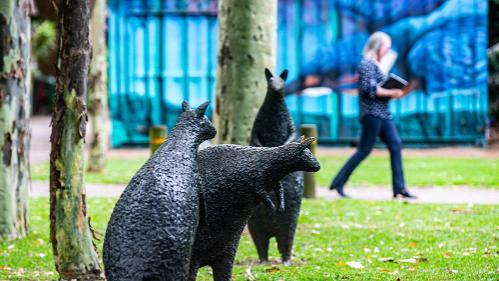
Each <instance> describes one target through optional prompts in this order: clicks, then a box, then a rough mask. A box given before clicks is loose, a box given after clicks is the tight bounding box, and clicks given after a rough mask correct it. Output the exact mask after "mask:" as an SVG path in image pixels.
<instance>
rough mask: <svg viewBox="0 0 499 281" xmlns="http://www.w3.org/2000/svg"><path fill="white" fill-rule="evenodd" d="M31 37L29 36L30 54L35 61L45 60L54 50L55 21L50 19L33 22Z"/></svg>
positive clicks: (55, 37)
mask: <svg viewBox="0 0 499 281" xmlns="http://www.w3.org/2000/svg"><path fill="white" fill-rule="evenodd" d="M33 29H34V33H33V37H32V38H31V45H32V55H33V57H34V59H35V60H37V61H47V60H48V59H49V56H50V54H51V53H52V52H53V51H54V49H55V45H56V39H57V30H56V27H55V23H54V22H53V21H50V20H44V21H41V22H33Z"/></svg>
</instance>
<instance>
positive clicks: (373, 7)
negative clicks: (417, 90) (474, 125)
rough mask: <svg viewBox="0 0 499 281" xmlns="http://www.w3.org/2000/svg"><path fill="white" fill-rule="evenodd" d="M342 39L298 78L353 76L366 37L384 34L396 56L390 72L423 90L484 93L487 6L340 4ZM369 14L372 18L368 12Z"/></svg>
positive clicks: (454, 1) (458, 2) (456, 0)
mask: <svg viewBox="0 0 499 281" xmlns="http://www.w3.org/2000/svg"><path fill="white" fill-rule="evenodd" d="M338 7H339V11H340V14H341V24H340V25H341V26H342V32H343V35H342V36H341V39H340V40H338V41H335V42H334V43H333V44H331V45H329V46H325V47H323V48H322V49H320V50H319V51H317V52H316V53H315V54H314V55H313V56H312V57H311V59H310V60H309V61H307V62H305V64H304V68H303V72H302V75H310V74H319V75H323V74H331V73H333V78H334V80H335V81H336V82H338V83H340V84H341V79H342V78H344V77H345V76H348V75H352V74H354V71H355V69H356V66H357V64H358V62H359V60H360V56H361V51H362V48H363V45H364V43H365V41H366V40H367V37H368V36H369V34H370V33H371V32H373V31H376V30H382V31H385V32H386V33H388V34H389V35H390V36H391V37H392V38H393V49H394V50H395V51H396V52H397V53H398V60H397V63H396V67H395V69H394V70H393V71H394V72H398V73H399V74H401V75H403V76H404V77H407V78H409V79H410V78H414V77H420V78H423V79H424V82H425V84H424V85H425V87H424V90H425V91H427V92H440V91H446V90H451V89H468V88H475V87H483V85H484V84H485V83H486V79H487V62H486V61H487V57H486V52H485V48H486V44H487V21H486V13H487V3H486V2H485V1H462V0H449V1H445V2H444V1H383V2H381V1H372V2H371V1H346V0H345V1H338ZM370 11H372V12H370Z"/></svg>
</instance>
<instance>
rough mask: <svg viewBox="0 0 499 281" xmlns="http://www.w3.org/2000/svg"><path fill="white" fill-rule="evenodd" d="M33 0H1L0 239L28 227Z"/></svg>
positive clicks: (18, 233) (16, 234) (20, 235)
mask: <svg viewBox="0 0 499 281" xmlns="http://www.w3.org/2000/svg"><path fill="white" fill-rule="evenodd" d="M33 9H34V3H33V2H32V0H24V1H22V0H21V1H18V0H2V1H1V2H0V238H3V239H16V238H20V237H23V236H24V235H25V234H26V231H27V224H28V222H27V214H28V204H27V199H28V198H27V197H28V189H29V185H30V175H29V144H30V132H29V115H30V112H31V93H30V68H29V63H30V51H31V50H30V34H31V21H30V17H29V16H30V14H31V12H32V11H33Z"/></svg>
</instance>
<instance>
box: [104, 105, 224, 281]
mask: <svg viewBox="0 0 499 281" xmlns="http://www.w3.org/2000/svg"><path fill="white" fill-rule="evenodd" d="M207 106H208V103H207V102H206V103H203V104H202V105H200V106H199V107H198V108H197V109H196V110H190V109H189V105H188V104H187V102H184V103H183V104H182V108H183V112H182V114H181V115H180V117H179V119H178V120H177V123H176V124H175V127H174V128H173V130H172V133H171V134H170V135H169V136H168V139H167V140H166V141H165V142H164V143H163V144H162V145H161V146H160V147H159V148H158V150H157V151H156V152H155V153H154V154H153V155H152V156H151V158H150V159H149V160H148V161H147V162H146V163H145V164H144V165H143V166H142V168H140V170H139V171H138V172H137V173H136V174H135V176H134V177H133V178H132V179H131V181H130V183H129V184H128V186H127V187H126V189H125V191H124V192H123V194H122V195H121V197H120V199H119V200H118V202H117V203H116V206H115V207H114V210H113V213H112V215H111V219H110V221H109V224H108V228H107V231H106V236H105V239H104V254H103V260H104V265H105V273H106V277H107V280H110V281H114V280H116V281H128V280H129V281H145V280H171V281H182V280H187V279H188V274H189V263H190V257H191V249H192V245H193V242H194V237H195V233H196V229H197V226H198V222H199V197H200V196H199V194H202V193H201V192H200V191H199V188H200V187H201V186H200V176H199V173H198V161H197V149H198V146H199V144H200V143H201V142H203V141H205V140H208V139H211V138H213V137H214V136H215V134H216V130H215V128H214V127H213V125H212V124H211V122H210V121H209V120H208V119H207V118H206V117H205V116H204V113H205V111H206V108H207Z"/></svg>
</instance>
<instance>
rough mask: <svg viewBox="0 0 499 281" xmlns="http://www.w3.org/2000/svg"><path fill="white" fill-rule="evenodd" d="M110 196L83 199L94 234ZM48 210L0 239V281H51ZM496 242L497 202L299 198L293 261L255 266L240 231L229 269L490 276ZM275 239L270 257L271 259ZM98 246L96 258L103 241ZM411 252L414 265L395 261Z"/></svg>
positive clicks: (315, 275) (356, 276)
mask: <svg viewBox="0 0 499 281" xmlns="http://www.w3.org/2000/svg"><path fill="white" fill-rule="evenodd" d="M114 202H115V200H114V199H102V198H90V199H89V200H88V210H89V214H90V216H91V217H92V225H93V226H94V228H95V229H97V230H98V231H99V232H102V233H104V231H105V227H106V223H107V220H108V218H109V215H110V212H111V210H112V206H113V205H114ZM48 210H49V208H48V198H36V199H31V200H30V224H31V231H30V234H29V236H28V237H27V238H25V239H21V240H18V241H10V242H5V241H3V242H0V280H5V279H7V280H56V278H57V274H56V271H55V269H54V266H53V259H52V254H51V246H50V243H49V240H48V235H49V219H48ZM498 240H499V207H498V206H486V205H432V204H406V203H403V202H399V201H393V202H369V201H354V200H337V201H326V200H317V201H310V200H305V201H304V203H303V208H302V215H301V217H300V223H299V227H298V232H297V236H296V241H295V252H294V259H293V261H294V265H293V266H289V267H285V266H281V265H279V264H275V265H256V264H255V260H256V251H255V249H254V246H253V244H252V242H251V239H250V237H249V236H248V235H247V233H245V234H244V235H243V237H242V240H241V244H240V247H239V250H238V254H237V257H236V266H235V268H234V274H233V275H234V280H397V278H400V280H497V279H498V278H499V268H498V264H499V249H498V248H497V245H498ZM274 244H275V243H274V242H272V247H271V252H270V255H271V259H273V260H276V259H278V253H277V251H276V249H275V245H274ZM98 248H99V251H100V253H99V255H100V256H102V254H101V249H102V242H98ZM382 258H392V259H393V260H394V261H395V262H383V261H382V260H381V259H382ZM413 258H414V259H416V263H404V262H396V261H398V260H404V259H413ZM347 262H359V263H360V264H361V265H362V266H363V268H360V269H357V268H352V267H350V266H348V265H347V264H346V263H347ZM198 280H211V276H210V270H209V269H208V268H203V269H202V270H201V273H200V275H199V278H198Z"/></svg>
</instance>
